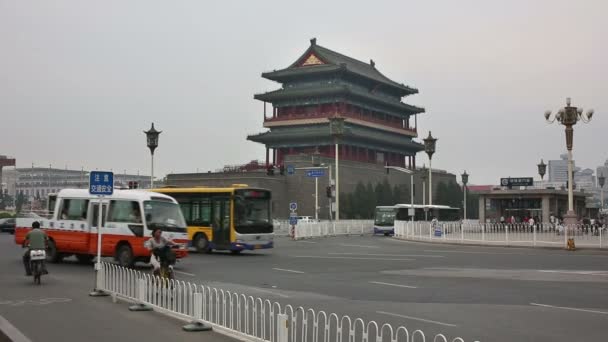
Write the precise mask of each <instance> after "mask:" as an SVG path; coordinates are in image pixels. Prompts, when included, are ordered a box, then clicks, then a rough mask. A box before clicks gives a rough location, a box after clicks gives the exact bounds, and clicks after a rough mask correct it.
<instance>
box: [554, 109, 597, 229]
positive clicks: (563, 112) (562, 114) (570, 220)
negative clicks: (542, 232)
mask: <svg viewBox="0 0 608 342" xmlns="http://www.w3.org/2000/svg"><path fill="white" fill-rule="evenodd" d="M592 117H593V109H590V110H588V111H587V113H585V114H583V109H582V108H577V107H574V106H571V105H570V98H567V99H566V107H564V108H562V109H560V110H559V111H558V112H557V113H555V114H554V115H553V119H551V111H550V110H548V111H546V112H545V120H547V122H549V123H553V122H554V121H555V120H557V122H558V123H560V124H562V125H564V126H565V127H566V148H567V149H568V212H567V213H566V215H565V216H564V223H565V224H566V226H572V225H575V224H576V221H577V220H576V218H577V215H576V213H575V212H574V194H573V191H572V185H573V183H574V182H573V176H572V169H573V165H572V145H573V142H574V128H573V126H574V125H576V123H577V122H578V121H579V120H582V121H583V122H585V123H588V122H589V121H591V118H592Z"/></svg>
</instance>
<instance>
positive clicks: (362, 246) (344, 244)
mask: <svg viewBox="0 0 608 342" xmlns="http://www.w3.org/2000/svg"><path fill="white" fill-rule="evenodd" d="M340 246H344V247H361V248H380V247H378V246H369V245H350V244H346V243H341V244H340Z"/></svg>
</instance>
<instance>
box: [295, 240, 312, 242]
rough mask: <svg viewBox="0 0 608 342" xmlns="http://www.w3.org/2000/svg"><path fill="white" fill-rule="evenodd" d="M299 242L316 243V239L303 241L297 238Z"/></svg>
mask: <svg viewBox="0 0 608 342" xmlns="http://www.w3.org/2000/svg"><path fill="white" fill-rule="evenodd" d="M296 241H297V242H301V243H316V242H315V241H302V240H296Z"/></svg>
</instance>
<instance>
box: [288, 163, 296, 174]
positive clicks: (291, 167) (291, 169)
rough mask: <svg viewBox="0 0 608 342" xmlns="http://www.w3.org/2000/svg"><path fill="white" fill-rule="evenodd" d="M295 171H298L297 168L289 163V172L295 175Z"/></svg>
mask: <svg viewBox="0 0 608 342" xmlns="http://www.w3.org/2000/svg"><path fill="white" fill-rule="evenodd" d="M294 173H296V168H295V167H293V165H287V174H288V175H293V174H294Z"/></svg>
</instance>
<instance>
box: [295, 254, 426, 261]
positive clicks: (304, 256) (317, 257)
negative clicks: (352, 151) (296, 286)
mask: <svg viewBox="0 0 608 342" xmlns="http://www.w3.org/2000/svg"><path fill="white" fill-rule="evenodd" d="M292 258H311V259H348V260H398V261H414V260H416V259H407V258H400V259H396V258H361V257H346V256H343V257H339V256H317V255H294V256H292Z"/></svg>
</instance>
